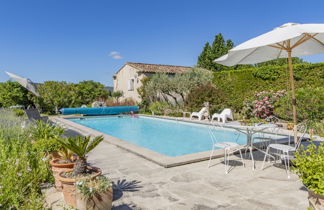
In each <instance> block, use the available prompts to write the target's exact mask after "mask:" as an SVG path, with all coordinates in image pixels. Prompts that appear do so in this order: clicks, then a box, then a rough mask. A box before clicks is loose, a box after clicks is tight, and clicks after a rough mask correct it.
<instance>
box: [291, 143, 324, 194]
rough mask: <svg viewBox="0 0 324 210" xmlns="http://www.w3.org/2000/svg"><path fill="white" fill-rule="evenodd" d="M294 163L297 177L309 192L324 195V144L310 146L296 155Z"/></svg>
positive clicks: (302, 148) (301, 149)
mask: <svg viewBox="0 0 324 210" xmlns="http://www.w3.org/2000/svg"><path fill="white" fill-rule="evenodd" d="M295 157H296V159H295V160H294V161H293V163H294V165H295V167H294V170H295V171H296V173H297V175H298V176H299V177H300V178H301V180H302V182H303V184H304V185H305V186H306V187H307V189H308V190H310V191H313V192H314V193H316V194H319V195H324V143H321V144H320V145H319V146H318V147H317V146H316V145H315V144H312V143H311V144H310V145H308V146H307V148H306V149H305V148H304V147H303V146H302V147H301V148H300V149H299V150H298V152H296V153H295Z"/></svg>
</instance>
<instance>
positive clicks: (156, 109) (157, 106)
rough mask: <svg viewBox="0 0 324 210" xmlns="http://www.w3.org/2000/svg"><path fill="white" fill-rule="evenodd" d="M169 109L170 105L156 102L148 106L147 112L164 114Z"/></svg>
mask: <svg viewBox="0 0 324 210" xmlns="http://www.w3.org/2000/svg"><path fill="white" fill-rule="evenodd" d="M168 108H170V105H169V104H168V103H167V102H160V101H156V102H153V103H151V104H150V106H149V110H150V111H151V112H153V113H154V114H156V115H162V114H164V111H165V110H166V109H168Z"/></svg>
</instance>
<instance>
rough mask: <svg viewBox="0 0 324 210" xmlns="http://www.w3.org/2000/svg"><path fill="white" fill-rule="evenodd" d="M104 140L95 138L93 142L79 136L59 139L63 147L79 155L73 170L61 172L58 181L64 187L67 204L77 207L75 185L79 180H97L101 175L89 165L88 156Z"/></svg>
mask: <svg viewBox="0 0 324 210" xmlns="http://www.w3.org/2000/svg"><path fill="white" fill-rule="evenodd" d="M102 140H103V137H102V136H98V137H95V138H94V139H93V140H92V141H91V137H90V136H87V137H82V136H77V137H75V138H73V137H69V138H64V139H58V141H59V142H60V143H61V144H62V146H63V147H65V148H67V149H69V150H71V151H72V152H73V153H75V154H76V155H78V159H77V160H76V161H75V164H74V167H73V169H69V170H67V171H65V172H60V173H59V176H58V179H59V180H60V181H61V182H62V185H63V195H64V200H65V203H66V204H68V205H70V206H72V207H76V198H75V183H76V179H78V178H86V177H88V178H95V177H96V176H99V175H100V174H101V171H100V169H98V168H95V167H90V166H88V164H87V159H86V155H87V154H88V153H89V152H90V151H91V150H93V149H94V148H95V147H96V146H98V144H99V143H100V142H101V141H102Z"/></svg>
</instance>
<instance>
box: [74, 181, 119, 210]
mask: <svg viewBox="0 0 324 210" xmlns="http://www.w3.org/2000/svg"><path fill="white" fill-rule="evenodd" d="M76 186H77V193H76V203H77V209H79V210H87V209H93V210H109V209H111V206H112V199H113V188H112V182H111V181H110V180H109V179H108V178H107V177H105V176H97V177H96V178H94V179H89V178H87V179H80V180H78V181H77V182H76Z"/></svg>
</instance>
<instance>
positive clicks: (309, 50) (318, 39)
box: [215, 23, 324, 66]
mask: <svg viewBox="0 0 324 210" xmlns="http://www.w3.org/2000/svg"><path fill="white" fill-rule="evenodd" d="M289 50H290V51H291V56H292V57H298V56H307V55H313V54H320V53H324V24H296V23H286V24H284V25H282V26H280V27H278V28H275V29H274V30H272V31H270V32H267V33H265V34H262V35H260V36H258V37H255V38H253V39H250V40H248V41H246V42H244V43H242V44H240V45H238V46H237V47H234V48H233V49H231V50H230V51H229V52H228V54H226V55H224V56H222V57H220V58H218V59H216V60H215V62H216V63H219V64H223V65H225V66H234V65H237V64H255V63H260V62H264V61H269V60H273V59H277V58H288V57H289V55H288V52H289Z"/></svg>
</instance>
